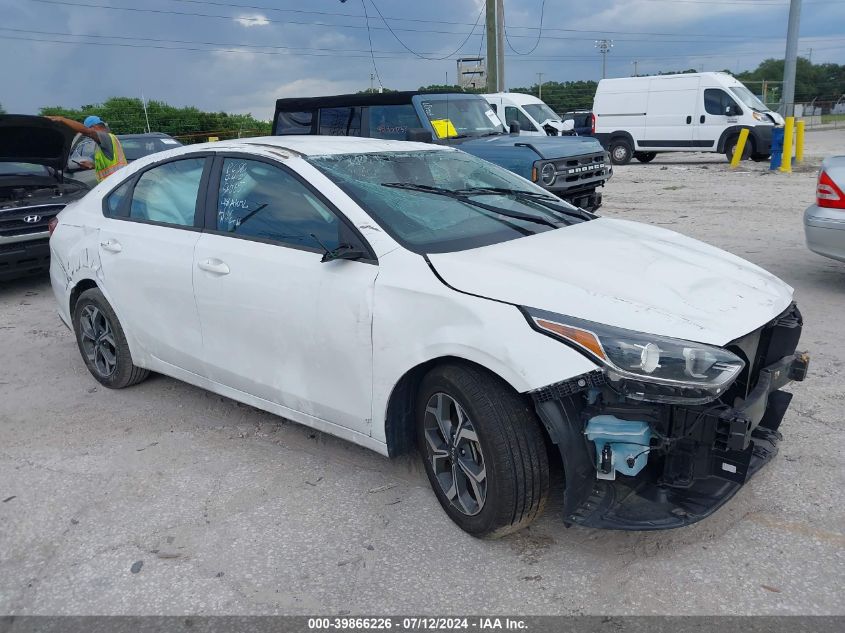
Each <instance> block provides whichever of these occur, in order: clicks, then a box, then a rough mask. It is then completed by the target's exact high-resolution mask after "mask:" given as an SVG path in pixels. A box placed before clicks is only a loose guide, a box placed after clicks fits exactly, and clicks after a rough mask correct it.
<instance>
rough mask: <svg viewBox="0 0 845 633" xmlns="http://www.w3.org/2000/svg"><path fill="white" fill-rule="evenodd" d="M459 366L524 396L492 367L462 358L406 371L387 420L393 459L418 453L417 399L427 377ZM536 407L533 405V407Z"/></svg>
mask: <svg viewBox="0 0 845 633" xmlns="http://www.w3.org/2000/svg"><path fill="white" fill-rule="evenodd" d="M447 364H455V365H464V366H467V367H472V368H474V369H478V370H481V371H483V372H486V373H488V374H491V375H493V376H495V377H496V378H498V379H499V380H501V381H502V382H503V383H505V384H506V385H508V386H509V387H510V388H511V389H513V391H514V393H517V394H520V391H519V389H518V388H517V387H516V386H514V384H513V382H512V381H510V380H508V379H507V378H505V377H504V376H502V375H501V374H499V373H497V372H495V371H493V370H491V369H490V368H489V367H485V366H484V365H482V364H480V363H477V362H474V361H471V360H468V359H466V358H462V357H460V356H438V357H437V358H432V359H430V360H427V361H424V362H421V363H419V364H417V365H416V366H414V367H412V368H410V369H409V370H408V371H406V372H405V373H404V374H403V375H402V377H401V378H400V379H399V380H398V381H397V382H396V384H395V385H394V386H393V389H392V390H391V392H390V397H389V398H388V400H387V409H386V412H385V419H384V432H385V441H386V443H387V454H388V456H389V457H398V456H399V455H405V454H407V453H410V452H411V451H413V450H414V448H415V446H416V419H415V417H416V404H417V402H416V400H417V391H418V390H419V386H420V382H421V381H422V379H423V377H424V376H425V375H426V374H427V373H428V372H429V371H431V370H432V369H434V368H435V367H438V366H440V365H447ZM532 408H533V406H532Z"/></svg>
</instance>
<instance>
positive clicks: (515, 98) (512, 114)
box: [481, 92, 575, 136]
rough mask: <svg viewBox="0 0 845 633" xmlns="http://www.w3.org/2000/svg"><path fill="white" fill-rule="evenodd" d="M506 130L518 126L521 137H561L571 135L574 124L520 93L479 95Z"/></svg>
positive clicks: (536, 99)
mask: <svg viewBox="0 0 845 633" xmlns="http://www.w3.org/2000/svg"><path fill="white" fill-rule="evenodd" d="M481 96H482V97H484V98H485V99H486V100H487V103H489V104H490V107H491V108H493V111H494V112H495V113H496V114H497V115H498V117H499V118H500V119H501V120H502V123H504V124H505V127H506V128H509V129H510V127H511V124H513V123H518V124H519V133H520V135H521V136H562V135H565V134H573V129H574V127H575V123H574V122H572V121H562V120H561V118H560V117H559V116H558V115H557V113H555V111H554V110H552V109H551V108H550V107H549V106H548V105H546V104H545V103H544V102H543V101H541V100H540V99H538V98H537V97H535V96H533V95H527V94H523V93H521V92H497V93H495V94H487V95H481Z"/></svg>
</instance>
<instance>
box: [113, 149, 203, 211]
mask: <svg viewBox="0 0 845 633" xmlns="http://www.w3.org/2000/svg"><path fill="white" fill-rule="evenodd" d="M205 160H206V159H205V158H187V159H184V160H175V161H172V162H170V163H164V164H163V165H159V166H157V167H153V168H152V169H148V170H147V171H145V172H144V173H143V174H141V177H140V178H139V179H138V182H137V183H135V189H134V191H133V192H132V202H131V203H130V205H129V217H130V218H131V219H134V220H144V221H147V222H156V223H161V224H172V225H175V226H194V215H195V213H196V208H197V193H198V192H199V188H200V180H201V179H202V171H203V168H204V167H205Z"/></svg>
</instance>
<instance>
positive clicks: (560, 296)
mask: <svg viewBox="0 0 845 633" xmlns="http://www.w3.org/2000/svg"><path fill="white" fill-rule="evenodd" d="M429 259H430V261H431V263H432V265H433V267H434V269H435V270H436V272H437V274H439V275H440V276H441V278H442V279H443V280H444V281H445V282H446V283H447V284H449V285H450V286H452V287H453V288H455V289H456V290H459V291H462V292H467V293H472V294H475V295H480V296H482V297H486V298H489V299H495V300H498V301H505V302H508V303H513V304H516V305H520V306H526V307H533V308H540V309H543V310H549V311H552V312H556V313H559V314H564V315H569V316H573V317H578V318H581V319H587V320H590V321H596V322H599V323H604V324H607V325H613V326H616V327H621V328H626V329H629V330H636V331H639V332H647V333H650V334H658V335H663V336H671V337H675V338H681V339H687V340H691V341H697V342H700V343H709V344H711V345H725V344H726V343H728V342H730V341H732V340H734V339H736V338H738V337H740V336H743V335H745V334H748V333H749V332H751V331H753V330H755V329H756V328H758V327H760V326H762V325H763V324H765V323H766V322H768V321H770V320H771V319H773V318H774V317H776V316H777V315H778V314H780V313H781V312H783V310H785V309H786V308H787V307H788V306H789V304H790V302H791V301H792V288H791V287H789V286H788V285H787V284H785V283H784V282H782V281H781V280H780V279H778V278H777V277H775V276H773V275H771V274H770V273H768V272H766V271H765V270H763V269H762V268H759V267H758V266H755V265H754V264H751V263H750V262H747V261H745V260H743V259H741V258H739V257H736V256H735V255H731V254H730V253H727V252H725V251H722V250H720V249H718V248H715V247H713V246H710V245H708V244H705V243H703V242H699V241H697V240H694V239H692V238H688V237H685V236H683V235H680V234H678V233H674V232H673V231H668V230H665V229H661V228H657V227H653V226H649V225H646V224H640V223H637V222H629V221H626V220H614V219H607V218H600V219H597V220H592V221H589V222H583V223H581V224H575V225H572V226H569V227H565V228H561V229H558V230H555V231H546V232H545V233H540V234H538V235H534V236H532V237H524V238H520V239H515V240H511V241H508V242H503V243H500V244H494V245H492V246H485V247H483V248H477V249H471V250H467V251H460V252H456V253H441V254H431V255H429Z"/></svg>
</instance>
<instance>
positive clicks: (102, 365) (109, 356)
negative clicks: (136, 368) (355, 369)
mask: <svg viewBox="0 0 845 633" xmlns="http://www.w3.org/2000/svg"><path fill="white" fill-rule="evenodd" d="M79 327H80V331H81V340H82V350H83V351H84V353H85V357H86V358H87V359H88V360H89V361H90V363H91V365H92V366H93V367H94V369H95V370H96V372H97V373H98V374H99V375H100V376H101V377H102V378H108V377H109V376H111V375H112V374H113V373H114V371H115V369H116V368H117V345H116V343H115V340H114V332H113V331H112V327H111V323H109V320H108V318H106V315H105V314H104V313H103V311H102V310H100V309H99V308H97V306H94V305H87V306H85V307H84V308H83V309H82V313H81V314H80V317H79Z"/></svg>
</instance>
